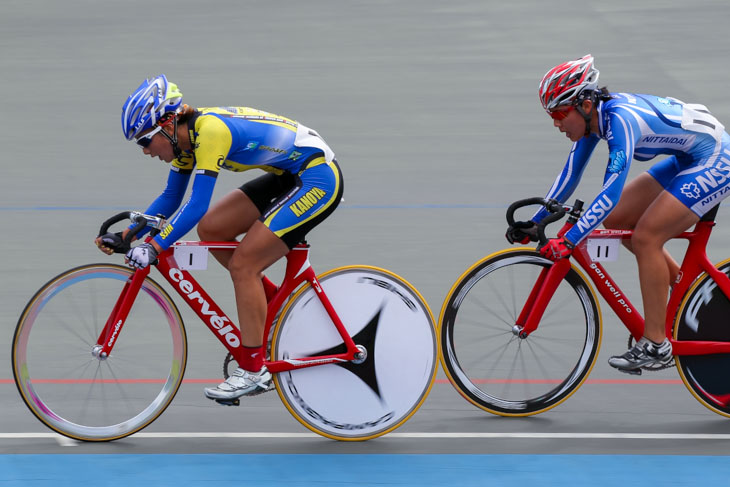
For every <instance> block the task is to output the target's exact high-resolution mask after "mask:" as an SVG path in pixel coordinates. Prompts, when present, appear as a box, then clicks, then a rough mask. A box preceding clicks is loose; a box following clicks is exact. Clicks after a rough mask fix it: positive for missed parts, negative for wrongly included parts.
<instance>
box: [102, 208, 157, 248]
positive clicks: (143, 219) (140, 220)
mask: <svg viewBox="0 0 730 487" xmlns="http://www.w3.org/2000/svg"><path fill="white" fill-rule="evenodd" d="M122 220H131V221H132V222H133V223H134V226H133V227H132V228H131V229H130V230H129V232H128V233H127V236H126V237H124V243H126V244H127V245H130V244H131V243H132V239H133V238H134V237H135V235H137V234H138V233H139V232H140V231H141V230H142V229H143V228H145V227H147V226H150V227H153V229H154V230H157V232H159V231H160V230H161V229H162V227H164V226H165V223H166V222H165V218H164V217H163V216H162V215H157V216H152V215H145V214H144V213H140V212H139V211H123V212H121V213H117V214H116V215H114V216H112V217H111V218H109V219H108V220H106V221H105V222H104V223H102V224H101V228H100V229H99V235H98V236H102V235H104V234H105V233H107V232H108V231H109V227H111V226H112V225H114V224H115V223H119V222H120V221H122ZM154 230H153V232H154Z"/></svg>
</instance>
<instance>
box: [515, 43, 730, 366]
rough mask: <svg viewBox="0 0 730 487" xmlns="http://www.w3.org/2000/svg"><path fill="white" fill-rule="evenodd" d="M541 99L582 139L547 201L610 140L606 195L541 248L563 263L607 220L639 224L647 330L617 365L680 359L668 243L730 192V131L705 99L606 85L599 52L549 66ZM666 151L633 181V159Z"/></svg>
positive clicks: (635, 245) (568, 186) (530, 231)
mask: <svg viewBox="0 0 730 487" xmlns="http://www.w3.org/2000/svg"><path fill="white" fill-rule="evenodd" d="M539 96H540V101H541V102H542V106H543V108H544V109H545V110H546V111H547V113H548V114H549V115H550V117H551V118H552V119H553V125H554V126H555V127H556V128H558V129H559V130H560V132H562V133H564V134H565V135H566V136H567V137H568V138H569V139H570V140H571V141H572V142H573V147H572V149H571V151H570V154H569V156H568V160H567V162H566V164H565V167H564V168H563V170H562V172H561V173H560V174H559V175H558V177H557V179H556V180H555V182H554V184H553V186H552V188H551V189H550V191H549V192H548V194H547V197H549V198H555V199H557V200H559V201H560V202H564V201H565V200H566V199H567V198H568V197H569V196H570V195H571V194H572V193H573V191H574V190H575V188H576V186H577V185H578V182H579V180H580V178H581V175H582V173H583V170H584V169H585V167H586V165H587V164H588V161H589V159H590V157H591V154H592V152H593V150H594V148H595V147H596V145H597V144H598V142H599V141H600V140H601V139H603V140H605V141H606V142H607V143H608V150H609V157H608V165H607V167H606V173H605V176H604V180H603V187H602V188H601V191H600V192H599V193H598V196H597V197H596V199H595V200H594V201H593V202H592V203H591V204H590V205H589V206H588V209H587V210H586V212H585V213H584V214H583V216H582V217H581V218H580V219H579V220H578V222H577V223H576V224H575V225H574V226H573V227H572V228H571V229H570V230H569V231H568V232H567V233H566V234H565V235H564V236H563V237H561V238H556V239H551V240H550V241H549V242H548V243H547V244H546V245H545V246H543V247H542V249H541V253H542V254H543V255H545V256H547V257H549V258H551V259H553V260H556V259H560V258H563V257H565V256H566V255H568V254H569V253H570V249H571V248H572V247H574V246H575V245H576V244H577V243H578V242H580V241H581V240H582V239H583V238H585V237H586V236H587V235H588V234H589V233H590V232H591V231H592V230H594V229H595V228H596V227H597V226H598V225H599V224H601V223H603V225H604V226H605V227H606V228H610V229H623V230H631V229H632V230H634V233H633V236H632V238H631V241H630V242H629V243H628V244H627V247H628V248H629V249H630V250H631V251H632V252H633V253H634V254H635V256H636V261H637V263H638V268H639V281H640V287H641V294H642V299H643V302H644V314H645V327H644V336H643V337H642V338H641V339H640V340H639V341H638V342H637V343H636V344H635V346H634V347H632V348H631V349H630V350H629V351H628V352H626V353H624V354H623V355H619V356H613V357H611V358H610V359H609V361H608V362H609V364H610V365H611V366H613V367H615V368H617V369H619V370H622V371H625V372H629V373H638V372H639V369H640V368H641V367H644V366H647V365H654V364H667V363H669V362H670V361H671V359H672V346H671V344H670V342H669V340H667V339H666V333H665V328H664V326H665V318H666V304H667V295H668V290H669V288H670V285H673V283H675V282H677V279H681V275H679V265H678V264H677V262H676V261H675V260H674V259H673V258H672V257H671V256H670V255H669V253H668V252H667V251H666V250H665V249H664V244H665V242H667V241H668V240H669V239H670V238H672V237H674V236H675V235H677V234H679V233H681V232H683V231H685V230H687V229H688V228H690V227H691V226H692V225H694V224H695V223H696V222H697V221H698V220H699V219H700V217H702V216H703V215H704V214H705V213H706V212H707V211H708V210H710V209H711V208H712V207H714V206H716V205H717V204H719V202H720V201H721V200H722V199H724V198H725V197H727V195H728V194H730V193H729V192H730V136H728V134H727V133H726V132H725V127H724V126H723V125H722V124H721V123H720V122H718V121H717V119H716V118H715V117H713V116H712V115H711V114H710V112H709V111H708V110H707V108H706V107H705V106H703V105H696V104H686V103H683V102H681V101H679V100H677V99H675V98H669V97H659V96H652V95H641V94H633V93H609V92H608V90H607V89H606V88H605V87H604V88H600V89H599V88H598V70H597V69H596V68H595V67H594V65H593V57H592V56H590V55H587V56H584V57H583V58H581V59H577V60H574V61H570V62H567V63H563V64H560V65H558V66H556V67H554V68H553V69H551V70H550V71H548V72H547V73H546V74H545V76H544V77H543V79H542V81H541V83H540V86H539ZM659 155H661V156H667V157H665V158H664V159H662V160H661V161H659V162H657V163H655V164H654V165H652V166H651V168H650V169H649V170H648V171H647V172H645V173H643V174H640V175H639V176H637V177H636V178H635V179H633V180H632V181H631V182H629V183H628V184H625V183H626V177H627V175H628V172H629V166H630V165H631V161H632V160H633V159H636V160H638V161H648V160H651V159H653V158H655V157H656V156H659ZM546 214H547V211H546V210H544V209H542V210H540V211H538V212H537V213H536V214H535V216H533V218H532V219H531V222H521V224H520V225H518V226H515V227H512V228H509V229H508V231H507V239H508V240H510V242H514V241H522V242H524V243H526V242H527V240H528V239H530V238H531V239H533V240H534V233H535V231H534V225H535V222H539V221H541V220H542V219H543V218H544V217H545V216H546ZM519 226H522V227H525V228H518V227H519Z"/></svg>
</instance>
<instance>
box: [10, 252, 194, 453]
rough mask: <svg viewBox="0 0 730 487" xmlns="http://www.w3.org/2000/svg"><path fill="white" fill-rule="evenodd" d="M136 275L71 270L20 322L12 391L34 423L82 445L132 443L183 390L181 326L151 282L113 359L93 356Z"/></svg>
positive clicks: (113, 269) (114, 269) (97, 267)
mask: <svg viewBox="0 0 730 487" xmlns="http://www.w3.org/2000/svg"><path fill="white" fill-rule="evenodd" d="M132 274H133V271H132V270H131V269H129V268H128V267H123V266H119V265H113V264H90V265H85V266H80V267H76V268H73V269H70V270H68V271H66V272H63V273H61V274H59V275H58V276H56V277H55V278H53V279H51V280H50V281H49V282H48V283H46V284H45V285H44V286H43V287H41V288H40V290H38V292H36V294H35V295H34V296H33V297H32V298H31V299H30V301H29V302H28V304H27V305H26V306H25V309H24V310H23V313H22V314H21V316H20V319H19V320H18V324H17V326H16V329H15V334H14V336H13V347H12V367H13V375H14V378H15V384H16V386H17V387H18V392H19V393H20V396H21V397H22V399H23V401H24V402H25V405H26V406H28V409H30V411H31V412H32V413H33V415H35V416H36V418H38V419H39V420H40V421H41V422H42V423H44V424H45V425H46V426H48V427H49V428H50V429H52V430H54V431H56V432H57V433H60V434H62V435H64V436H68V437H69V438H73V439H76V440H80V441H111V440H116V439H119V438H123V437H125V436H129V435H131V434H133V433H136V432H137V431H139V430H141V429H142V428H144V427H146V426H148V425H149V424H150V423H152V422H153V421H154V420H155V419H156V418H157V417H159V416H160V414H162V412H163V411H164V410H165V409H166V408H167V406H168V405H169V404H170V402H171V401H172V399H173V397H174V396H175V394H176V393H177V390H178V388H179V387H180V384H181V383H182V379H183V375H184V372H185V365H186V361H187V337H186V334H185V327H184V324H183V320H182V317H181V316H180V313H179V311H178V309H177V307H176V306H175V303H174V302H173V301H172V300H171V299H170V296H169V295H168V294H167V292H165V290H164V289H163V288H161V287H160V286H159V285H158V284H157V283H156V282H155V281H153V280H152V279H150V278H149V277H148V278H146V279H145V280H144V282H143V284H142V288H141V290H140V292H139V295H138V296H137V299H136V301H135V303H134V305H133V306H132V309H131V311H130V314H129V317H128V318H127V321H126V322H125V324H124V328H123V329H122V330H121V332H120V333H119V335H118V337H117V338H116V342H115V345H114V348H113V349H112V352H111V354H110V355H109V357H107V358H106V359H105V360H102V359H99V358H98V357H95V356H93V355H92V353H91V352H92V349H93V347H94V345H95V344H96V341H97V339H98V337H99V334H100V332H101V329H102V327H103V326H104V323H105V322H106V320H107V318H108V316H109V313H110V312H111V310H112V309H113V307H114V303H115V302H116V300H117V298H118V296H119V295H120V292H121V290H122V288H123V286H124V284H125V283H126V282H127V281H128V280H129V279H131V276H132ZM97 355H98V354H97ZM163 359H164V360H163Z"/></svg>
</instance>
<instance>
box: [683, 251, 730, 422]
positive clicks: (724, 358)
mask: <svg viewBox="0 0 730 487" xmlns="http://www.w3.org/2000/svg"><path fill="white" fill-rule="evenodd" d="M717 267H718V269H720V270H721V271H722V272H724V273H725V274H727V275H729V276H730V260H728V261H724V262H722V263H720V264H718V266H717ZM728 316H730V300H728V298H727V296H725V294H724V293H723V292H722V291H721V290H720V288H719V287H718V286H717V283H715V281H714V280H713V279H712V278H711V277H710V276H709V275H707V274H704V275H703V276H702V277H700V278H699V279H697V281H695V283H694V284H693V285H692V287H691V288H690V289H689V291H687V293H686V294H685V296H684V298H683V299H682V303H681V304H680V306H679V312H678V313H677V315H676V318H675V321H674V338H675V340H699V341H713V342H714V341H717V342H730V327H729V326H728ZM674 359H675V361H676V363H677V369H678V370H679V374H680V376H681V378H682V381H683V382H684V385H685V386H686V387H687V389H689V391H690V392H691V393H692V395H693V396H694V397H695V398H696V399H697V400H698V401H699V402H700V403H701V404H702V405H704V406H705V407H707V408H708V409H710V410H711V411H713V412H715V413H717V414H721V415H722V416H727V417H730V378H728V374H727V370H728V368H730V354H727V353H714V354H708V355H676V356H675V357H674Z"/></svg>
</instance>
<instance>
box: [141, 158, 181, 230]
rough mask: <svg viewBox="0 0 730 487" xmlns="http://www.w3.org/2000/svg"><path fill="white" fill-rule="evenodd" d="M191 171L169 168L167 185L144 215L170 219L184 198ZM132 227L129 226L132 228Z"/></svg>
mask: <svg viewBox="0 0 730 487" xmlns="http://www.w3.org/2000/svg"><path fill="white" fill-rule="evenodd" d="M190 174H191V171H189V170H181V169H178V168H176V167H174V166H173V167H171V168H170V173H169V175H168V176H167V185H166V186H165V189H164V190H163V191H162V194H160V196H158V197H157V198H156V199H155V200H154V201H153V202H152V203H151V204H150V206H149V207H147V209H146V210H145V213H146V214H147V215H163V216H164V217H165V218H168V217H170V216H171V215H172V214H173V213H175V211H176V210H177V209H178V208H179V207H180V203H182V199H183V196H185V189H186V188H187V187H188V182H189V181H190ZM133 226H134V225H130V228H132V227H133ZM148 231H149V228H145V229H144V230H142V231H140V232H139V233H138V234H137V238H138V239H139V238H142V237H143V236H144V235H145V234H146V233H147V232H148Z"/></svg>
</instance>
